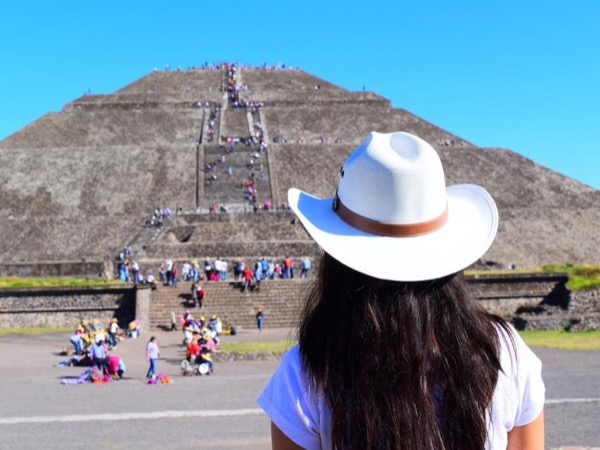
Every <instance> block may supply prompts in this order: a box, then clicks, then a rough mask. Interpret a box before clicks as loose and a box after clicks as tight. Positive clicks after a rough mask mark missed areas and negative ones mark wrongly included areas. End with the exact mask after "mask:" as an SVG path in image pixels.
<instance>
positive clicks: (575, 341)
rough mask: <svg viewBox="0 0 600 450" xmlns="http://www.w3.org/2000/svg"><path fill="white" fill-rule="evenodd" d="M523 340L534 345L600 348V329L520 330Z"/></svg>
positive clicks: (565, 348)
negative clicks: (573, 330)
mask: <svg viewBox="0 0 600 450" xmlns="http://www.w3.org/2000/svg"><path fill="white" fill-rule="evenodd" d="M519 334H520V335H521V337H522V338H523V340H524V341H525V342H526V343H527V345H530V346H532V347H547V348H558V349H563V350H596V351H598V350H600V331H581V332H577V333H574V332H570V331H563V330H543V331H542V330H540V331H519Z"/></svg>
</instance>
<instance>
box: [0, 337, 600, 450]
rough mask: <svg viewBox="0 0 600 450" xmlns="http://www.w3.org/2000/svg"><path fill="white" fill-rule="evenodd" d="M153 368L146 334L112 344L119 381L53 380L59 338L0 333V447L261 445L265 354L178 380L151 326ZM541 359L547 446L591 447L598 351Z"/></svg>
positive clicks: (553, 353) (167, 349)
mask: <svg viewBox="0 0 600 450" xmlns="http://www.w3.org/2000/svg"><path fill="white" fill-rule="evenodd" d="M154 334H155V335H156V336H157V339H158V343H159V345H160V347H161V358H160V360H159V362H158V370H159V372H164V373H167V374H168V375H169V376H171V377H172V378H173V380H174V382H173V384H169V385H162V386H160V385H159V386H152V385H148V384H147V383H146V380H145V378H144V375H145V373H146V370H147V363H146V361H145V356H144V347H145V344H146V342H147V340H148V338H149V337H150V333H149V332H143V333H142V336H141V337H140V338H139V339H127V340H125V341H123V342H121V343H120V344H119V346H118V348H117V349H116V351H115V352H116V353H117V354H119V355H120V356H122V357H123V359H124V360H125V362H126V364H127V368H128V370H127V374H126V379H124V380H121V381H118V382H111V383H109V384H107V385H73V386H65V385H62V384H60V380H61V379H62V378H64V377H69V376H71V377H73V376H77V375H79V374H80V373H81V372H82V371H83V370H84V369H83V368H78V367H62V368H60V367H53V366H54V365H55V364H56V363H57V362H58V361H61V360H64V359H66V358H65V357H62V356H60V355H58V352H59V351H60V348H61V347H65V346H69V345H70V344H69V342H68V335H66V334H50V335H43V336H37V337H36V336H23V335H17V336H6V337H1V338H0V355H2V358H0V376H1V377H2V383H0V398H2V405H3V407H2V408H0V436H1V438H0V440H1V442H2V447H3V448H19V449H24V450H28V449H36V450H37V449H39V448H44V449H45V450H50V449H63V448H72V449H80V448H81V449H90V448H112V449H121V448H128V447H129V448H132V447H137V448H141V447H143V448H172V449H186V448H190V449H191V448H198V447H200V446H201V447H203V448H206V449H232V448H235V449H243V450H255V449H256V450H258V449H268V448H270V441H269V421H268V419H267V418H266V416H265V415H264V414H263V413H262V411H261V410H260V409H259V408H258V406H257V404H256V397H257V396H258V395H259V394H260V392H261V390H262V389H263V387H264V386H265V384H266V383H267V381H268V379H269V377H270V376H271V374H272V372H273V370H274V369H275V367H276V366H277V362H274V361H243V362H223V363H218V364H217V366H216V371H215V374H214V375H212V376H210V377H181V376H180V374H179V363H180V361H181V359H182V358H183V353H184V351H183V347H182V346H181V340H182V335H181V333H180V332H173V333H168V332H156V333H154ZM289 337H290V332H289V330H287V329H285V330H281V329H268V328H267V329H265V330H264V331H263V333H262V334H260V335H259V334H258V332H257V331H256V330H242V331H240V333H239V334H238V335H236V336H224V337H223V339H225V340H229V341H254V340H279V339H287V338H289ZM535 352H536V353H537V354H538V355H539V356H540V358H541V359H542V361H543V362H544V379H545V382H546V387H547V405H546V429H547V433H546V435H547V448H550V449H554V448H559V447H561V446H562V448H563V449H564V450H566V449H578V450H580V449H584V448H591V447H600V429H599V427H598V424H599V423H600V377H598V376H597V374H598V373H600V354H599V353H598V352H567V351H559V350H548V349H535Z"/></svg>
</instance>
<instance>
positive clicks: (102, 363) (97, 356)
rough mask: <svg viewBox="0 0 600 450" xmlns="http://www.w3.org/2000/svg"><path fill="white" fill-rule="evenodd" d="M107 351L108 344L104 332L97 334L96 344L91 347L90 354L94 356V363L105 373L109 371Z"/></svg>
mask: <svg viewBox="0 0 600 450" xmlns="http://www.w3.org/2000/svg"><path fill="white" fill-rule="evenodd" d="M107 353H108V352H107V350H106V345H105V344H104V335H103V334H102V333H98V334H96V337H95V341H94V344H93V345H92V347H91V349H90V356H91V357H92V362H93V364H94V365H95V366H96V367H97V368H98V369H100V370H101V371H102V373H104V374H106V373H107V368H106V365H107V363H108V359H107Z"/></svg>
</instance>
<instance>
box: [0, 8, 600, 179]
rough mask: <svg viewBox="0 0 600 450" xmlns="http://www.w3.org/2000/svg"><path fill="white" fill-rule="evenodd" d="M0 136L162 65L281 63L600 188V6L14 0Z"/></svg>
mask: <svg viewBox="0 0 600 450" xmlns="http://www.w3.org/2000/svg"><path fill="white" fill-rule="evenodd" d="M0 48H1V49H2V51H1V52H0V74H1V82H0V139H4V138H5V137H7V136H8V135H10V134H12V133H14V132H15V131H17V130H19V129H20V128H22V127H23V126H25V125H27V124H28V123H30V122H32V121H34V120H36V119H37V118H39V117H41V116H42V115H44V114H45V113H47V112H51V111H60V110H61V109H62V107H63V106H64V105H65V104H66V103H68V102H70V101H72V100H74V99H76V98H77V97H79V96H81V95H82V94H83V93H84V92H86V91H87V90H88V89H89V90H90V91H91V92H92V93H94V94H106V93H111V92H113V91H115V90H117V89H119V88H121V87H123V86H125V85H127V84H129V83H131V82H133V81H135V80H137V79H138V78H140V77H142V76H144V75H146V74H148V73H149V72H151V71H152V70H153V68H155V67H157V68H164V67H165V65H167V64H168V65H170V66H171V67H177V66H181V67H182V68H186V67H190V66H198V65H201V64H203V63H204V62H218V61H234V62H239V63H246V64H261V63H263V62H267V63H269V64H277V63H280V62H281V63H285V64H287V65H291V66H294V67H298V68H301V69H303V70H306V71H307V72H310V73H311V74H313V75H316V76H318V77H321V78H324V79H326V80H328V81H330V82H332V83H334V84H337V85H340V86H342V87H344V88H347V89H350V90H361V89H362V88H363V86H365V88H366V89H367V90H369V91H374V92H376V93H378V94H380V95H382V96H384V97H386V98H388V99H390V100H391V101H392V103H393V105H394V106H396V107H401V108H405V109H407V110H409V111H411V112H413V113H415V114H417V115H419V116H420V117H422V118H424V119H426V120H428V121H430V122H433V123H434V124H436V125H438V126H440V127H442V128H444V129H446V130H448V131H450V132H452V133H455V134H457V135H459V136H461V137H462V138H464V139H466V140H468V141H470V142H473V143H474V144H476V145H479V146H482V147H503V148H509V149H511V150H514V151H516V152H518V153H520V154H522V155H524V156H526V157H528V158H530V159H532V160H534V161H536V162H537V163H539V164H542V165H544V166H546V167H549V168H551V169H553V170H556V171H558V172H561V173H563V174H565V175H567V176H570V177H572V178H575V179H577V180H579V181H581V182H584V183H586V184H588V185H590V186H593V187H595V188H597V189H600V126H599V121H600V1H597V0H577V1H574V2H570V3H567V2H556V1H552V0H550V1H548V0H545V1H540V0H527V1H523V0H518V1H516V0H507V1H504V2H483V1H481V0H477V1H475V0H473V1H470V0H469V1H454V2H447V1H441V0H440V1H431V0H421V1H412V2H408V1H397V2H392V1H387V2H382V1H379V0H373V1H369V2H358V1H356V2H349V1H343V2H342V1H338V0H331V1H328V2H324V1H314V0H304V1H298V2H286V1H258V0H256V1H244V2H240V1H236V0H231V1H226V2H221V1H218V0H212V1H198V0H195V1H189V0H178V1H169V2H166V1H163V2H159V1H147V0H146V1H139V0H127V1H115V0H105V1H96V2H82V1H77V2H75V1H70V0H66V1H57V2H48V1H37V0H36V1H32V0H21V1H19V2H9V1H5V2H3V3H2V6H0Z"/></svg>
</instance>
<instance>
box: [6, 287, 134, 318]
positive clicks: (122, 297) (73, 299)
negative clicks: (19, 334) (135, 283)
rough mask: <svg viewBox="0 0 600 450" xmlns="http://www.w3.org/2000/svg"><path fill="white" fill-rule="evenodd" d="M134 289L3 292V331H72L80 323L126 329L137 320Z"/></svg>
mask: <svg viewBox="0 0 600 450" xmlns="http://www.w3.org/2000/svg"><path fill="white" fill-rule="evenodd" d="M135 294H136V290H135V289H133V288H131V287H120V286H118V287H102V288H54V289H53V288H27V289H2V290H0V328H21V327H24V328H26V327H69V326H75V325H76V324H77V323H78V322H79V321H80V320H81V319H83V318H85V319H88V320H93V319H98V320H99V321H100V323H101V324H106V323H108V321H109V320H110V319H111V318H112V317H117V318H118V319H119V325H120V326H126V325H127V324H128V323H129V322H130V321H131V320H133V319H134V318H135Z"/></svg>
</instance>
